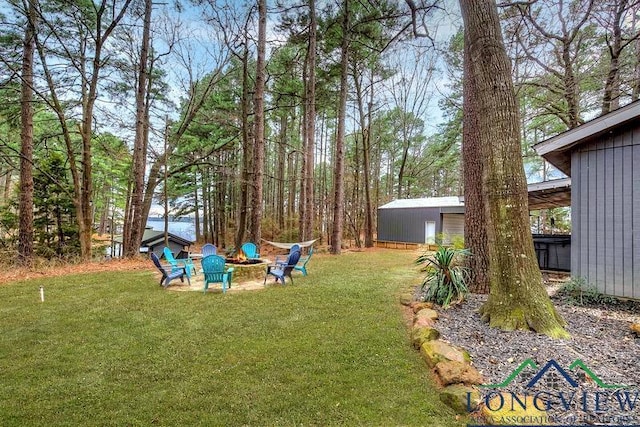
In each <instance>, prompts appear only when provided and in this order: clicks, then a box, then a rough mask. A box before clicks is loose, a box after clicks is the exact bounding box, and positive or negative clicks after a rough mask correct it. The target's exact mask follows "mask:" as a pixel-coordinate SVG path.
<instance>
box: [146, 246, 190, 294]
mask: <svg viewBox="0 0 640 427" xmlns="http://www.w3.org/2000/svg"><path fill="white" fill-rule="evenodd" d="M151 260H152V261H153V263H154V264H155V266H156V267H157V268H158V270H160V273H162V278H161V279H160V286H162V287H164V288H165V289H166V288H167V287H168V286H169V283H170V282H171V281H172V280H173V279H180V281H181V282H182V283H184V278H185V276H186V278H187V283H188V284H189V286H191V280H189V275H188V274H187V268H186V267H178V268H177V269H174V267H173V266H172V265H166V266H164V265H162V264H161V263H160V259H159V258H158V255H156V254H155V253H153V252H151ZM165 267H166V268H165ZM167 270H169V271H167Z"/></svg>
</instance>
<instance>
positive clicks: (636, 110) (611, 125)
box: [533, 101, 640, 176]
mask: <svg viewBox="0 0 640 427" xmlns="http://www.w3.org/2000/svg"><path fill="white" fill-rule="evenodd" d="M639 116H640V101H634V102H632V103H630V104H628V105H626V106H624V107H622V108H618V109H617V110H614V111H612V112H610V113H607V114H605V115H602V116H600V117H597V118H595V119H593V120H590V121H588V122H586V123H584V124H582V125H580V126H578V127H576V128H573V129H571V130H568V131H566V132H563V133H561V134H559V135H556V136H554V137H553V138H550V139H547V140H546V141H542V142H540V143H538V144H536V145H534V146H533V149H534V150H536V152H537V153H538V154H539V155H541V156H542V157H544V158H545V159H546V160H547V161H548V162H549V163H551V164H552V165H554V166H555V167H557V168H558V169H559V170H561V171H562V172H563V173H565V174H566V175H567V176H571V151H572V150H573V149H574V148H575V147H577V146H578V145H581V144H583V143H585V142H588V141H591V140H593V139H594V138H597V137H599V136H602V135H604V134H606V133H609V132H613V131H614V130H615V129H617V128H619V127H621V126H624V125H625V124H627V123H630V122H631V121H633V120H636V119H637V118H638V117H639Z"/></svg>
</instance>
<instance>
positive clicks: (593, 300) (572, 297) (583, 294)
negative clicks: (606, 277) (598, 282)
mask: <svg viewBox="0 0 640 427" xmlns="http://www.w3.org/2000/svg"><path fill="white" fill-rule="evenodd" d="M558 294H559V296H561V297H564V299H565V302H566V303H567V304H569V305H577V306H591V305H600V304H612V303H615V302H616V298H614V297H611V296H609V295H604V294H602V293H600V292H599V291H598V289H597V288H596V287H595V285H592V284H588V283H587V281H586V280H585V279H584V278H583V277H572V278H571V280H570V281H569V282H567V283H565V284H564V285H563V286H562V288H560V290H559V291H558Z"/></svg>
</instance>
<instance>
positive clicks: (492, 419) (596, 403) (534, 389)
mask: <svg viewBox="0 0 640 427" xmlns="http://www.w3.org/2000/svg"><path fill="white" fill-rule="evenodd" d="M523 378H526V382H525V383H524V384H518V383H517V382H516V380H517V379H520V380H522V379H523ZM480 387H481V391H482V393H481V394H480V397H479V400H480V402H479V407H481V408H482V410H481V412H474V411H475V408H476V407H477V406H478V405H477V403H478V399H477V396H474V395H473V394H472V393H468V394H467V408H468V410H469V412H473V415H472V416H474V417H476V418H477V419H478V420H483V421H485V422H487V423H488V424H489V425H496V424H497V425H513V426H516V425H547V426H567V427H568V426H587V425H607V426H639V427H640V390H638V389H637V387H631V386H628V385H624V384H610V383H606V382H604V381H603V380H601V379H600V378H599V377H598V376H597V375H596V374H595V373H594V372H593V371H592V370H591V369H589V367H588V366H587V365H586V364H585V363H584V362H583V361H582V360H580V359H576V360H574V361H573V362H572V363H570V364H569V366H567V367H566V368H563V367H562V366H561V365H560V364H559V363H558V362H557V361H555V360H553V359H552V360H549V361H548V362H547V363H546V364H545V365H544V366H541V367H540V366H538V365H537V364H536V363H535V362H534V361H533V360H532V359H527V360H525V361H524V362H522V363H521V364H520V365H519V366H518V367H517V368H516V369H514V370H513V372H511V374H510V375H509V376H508V377H507V378H506V379H505V380H504V381H503V382H501V383H497V384H485V385H483V386H480ZM513 389H517V390H518V391H513ZM474 399H475V401H474ZM473 426H474V427H479V426H480V425H479V424H475V425H473ZM470 427H471V425H470Z"/></svg>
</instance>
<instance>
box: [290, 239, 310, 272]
mask: <svg viewBox="0 0 640 427" xmlns="http://www.w3.org/2000/svg"><path fill="white" fill-rule="evenodd" d="M311 255H313V246H311V247H310V248H309V253H308V254H307V255H305V256H301V257H300V260H299V261H298V264H296V266H295V267H294V269H295V270H298V271H302V275H303V276H306V275H307V263H308V262H309V260H310V259H311Z"/></svg>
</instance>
